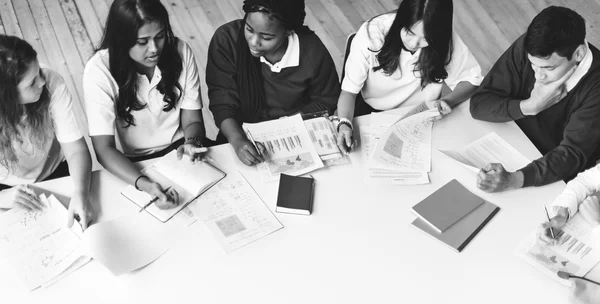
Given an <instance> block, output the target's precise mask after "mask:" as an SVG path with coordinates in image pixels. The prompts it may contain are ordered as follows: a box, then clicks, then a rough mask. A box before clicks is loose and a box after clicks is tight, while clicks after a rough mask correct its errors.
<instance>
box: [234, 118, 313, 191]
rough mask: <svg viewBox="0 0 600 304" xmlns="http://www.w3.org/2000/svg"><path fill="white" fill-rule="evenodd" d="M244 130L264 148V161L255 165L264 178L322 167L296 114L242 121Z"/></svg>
mask: <svg viewBox="0 0 600 304" xmlns="http://www.w3.org/2000/svg"><path fill="white" fill-rule="evenodd" d="M242 128H243V129H244V132H246V133H247V134H248V133H249V134H252V135H251V136H252V138H253V139H254V141H255V142H257V144H261V145H263V146H264V147H265V150H266V153H265V154H266V155H264V158H265V162H263V163H261V164H258V165H257V168H258V170H259V172H260V174H261V176H262V178H263V180H265V181H275V180H279V174H281V173H285V174H289V175H301V174H305V173H308V172H310V171H313V170H316V169H318V168H322V167H323V162H322V161H321V158H320V157H319V154H318V153H317V150H316V149H315V146H314V145H313V144H312V141H311V139H310V136H309V135H308V131H307V130H306V127H305V126H304V122H303V121H302V117H301V116H300V114H297V115H294V116H290V117H286V118H281V119H276V120H270V121H265V122H261V123H253V124H250V123H244V124H243V125H242Z"/></svg>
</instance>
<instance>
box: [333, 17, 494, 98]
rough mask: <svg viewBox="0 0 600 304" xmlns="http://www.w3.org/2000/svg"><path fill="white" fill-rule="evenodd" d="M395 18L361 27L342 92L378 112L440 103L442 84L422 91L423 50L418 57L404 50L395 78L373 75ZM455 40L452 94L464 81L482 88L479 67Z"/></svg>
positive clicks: (450, 77)
mask: <svg viewBox="0 0 600 304" xmlns="http://www.w3.org/2000/svg"><path fill="white" fill-rule="evenodd" d="M395 17H396V14H395V13H387V14H384V15H381V16H378V17H376V18H374V19H372V20H371V21H370V22H369V21H367V22H365V23H364V24H363V25H362V26H361V27H360V29H359V30H358V32H357V33H356V36H355V37H354V40H353V41H352V46H351V47H350V54H349V55H348V59H347V61H346V66H345V75H344V79H343V81H342V90H344V91H347V92H350V93H353V94H358V92H361V93H362V96H363V98H364V99H365V101H366V102H367V103H368V104H369V105H370V106H371V107H373V108H375V109H378V110H389V109H394V108H397V107H400V106H414V105H416V104H419V103H421V102H423V101H431V100H436V99H438V98H439V97H440V95H441V92H442V84H441V83H439V84H438V83H430V84H428V85H427V86H425V88H423V89H421V72H419V71H417V72H414V71H413V70H414V65H415V63H417V62H418V59H419V55H420V54H421V50H418V51H416V52H415V53H414V54H411V53H410V52H407V51H405V50H402V52H401V53H400V62H399V68H398V70H396V71H395V72H394V73H393V74H392V75H389V76H387V75H385V74H384V73H383V70H378V71H377V72H374V71H373V68H374V67H377V66H379V61H378V60H377V54H378V53H379V52H378V51H379V50H380V49H381V47H382V46H383V42H384V41H385V36H386V34H387V32H388V31H389V29H390V27H391V25H392V23H393V21H394V18H395ZM397 35H400V33H397ZM452 40H453V45H454V49H453V52H452V58H451V61H450V64H449V65H448V66H446V71H447V72H448V78H446V79H445V83H446V84H447V85H448V87H450V89H452V90H454V88H455V87H456V85H457V84H458V83H460V82H462V81H468V82H470V83H471V84H473V85H476V86H478V85H479V84H480V83H481V81H482V80H483V76H482V75H481V67H480V66H479V63H477V60H476V59H475V57H474V56H473V54H471V52H470V51H469V49H468V48H467V46H466V45H465V44H464V43H463V41H462V40H461V39H460V37H459V36H458V35H457V34H456V33H453V36H452Z"/></svg>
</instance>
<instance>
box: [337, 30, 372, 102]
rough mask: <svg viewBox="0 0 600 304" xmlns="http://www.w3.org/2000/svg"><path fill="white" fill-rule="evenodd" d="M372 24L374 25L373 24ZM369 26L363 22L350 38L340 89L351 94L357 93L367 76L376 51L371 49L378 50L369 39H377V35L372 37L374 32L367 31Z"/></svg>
mask: <svg viewBox="0 0 600 304" xmlns="http://www.w3.org/2000/svg"><path fill="white" fill-rule="evenodd" d="M373 26H375V25H374V24H373ZM369 27H370V24H369V23H368V22H365V23H363V25H362V26H361V27H360V28H359V29H358V32H356V35H355V36H354V39H353V40H352V45H351V46H350V53H349V54H348V59H346V65H345V68H344V79H343V80H342V90H344V91H346V92H349V93H352V94H358V93H359V92H360V90H362V88H363V86H364V84H365V81H366V80H367V77H368V76H369V69H370V68H371V66H370V62H371V56H375V55H376V53H374V52H372V51H371V50H374V51H377V50H378V49H373V46H372V45H373V43H372V41H371V39H378V38H379V37H373V36H374V35H375V33H373V32H371V33H369V32H368V28H369Z"/></svg>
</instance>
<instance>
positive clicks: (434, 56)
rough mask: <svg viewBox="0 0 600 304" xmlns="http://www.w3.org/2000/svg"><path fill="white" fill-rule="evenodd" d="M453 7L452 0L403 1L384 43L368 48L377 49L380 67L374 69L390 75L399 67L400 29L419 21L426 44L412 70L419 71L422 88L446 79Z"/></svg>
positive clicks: (449, 57)
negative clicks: (378, 48) (421, 22)
mask: <svg viewBox="0 0 600 304" xmlns="http://www.w3.org/2000/svg"><path fill="white" fill-rule="evenodd" d="M452 10H453V4H452V0H403V1H402V2H401V3H400V6H399V7H398V10H397V11H396V17H395V18H394V22H393V23H392V26H391V27H390V29H389V31H388V33H387V34H386V36H385V41H384V43H383V46H382V47H381V49H380V50H371V51H373V52H379V53H378V54H377V60H378V61H379V66H377V67H374V68H373V70H374V71H378V70H383V72H384V74H385V75H388V76H389V75H391V74H393V73H394V72H395V71H396V70H397V69H398V66H399V60H400V52H401V51H402V48H403V47H404V43H402V38H401V37H400V31H402V30H403V29H410V28H411V27H412V26H413V25H415V23H417V22H419V21H421V20H422V21H423V32H424V34H425V37H426V39H427V43H428V44H429V45H428V46H427V47H425V48H422V49H421V54H420V55H419V61H418V62H417V64H416V65H415V69H414V71H421V75H422V77H421V87H425V86H426V85H427V84H430V83H440V82H442V81H443V80H444V79H446V78H447V77H448V72H447V71H446V66H447V65H448V64H449V63H450V60H451V57H452V50H453V47H452Z"/></svg>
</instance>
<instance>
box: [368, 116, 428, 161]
mask: <svg viewBox="0 0 600 304" xmlns="http://www.w3.org/2000/svg"><path fill="white" fill-rule="evenodd" d="M438 115H440V113H439V111H438V110H437V109H431V110H428V111H424V112H421V113H418V114H414V115H412V116H409V117H406V118H404V119H401V120H400V121H398V122H396V123H395V124H393V125H392V126H391V127H390V128H388V129H387V131H385V133H384V134H383V135H382V136H381V139H380V140H379V141H378V142H377V144H376V145H375V150H374V151H373V156H372V159H373V160H374V161H375V162H376V164H378V167H379V168H384V169H394V170H402V171H404V172H430V171H431V133H432V126H433V122H432V121H431V118H433V117H435V116H438Z"/></svg>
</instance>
